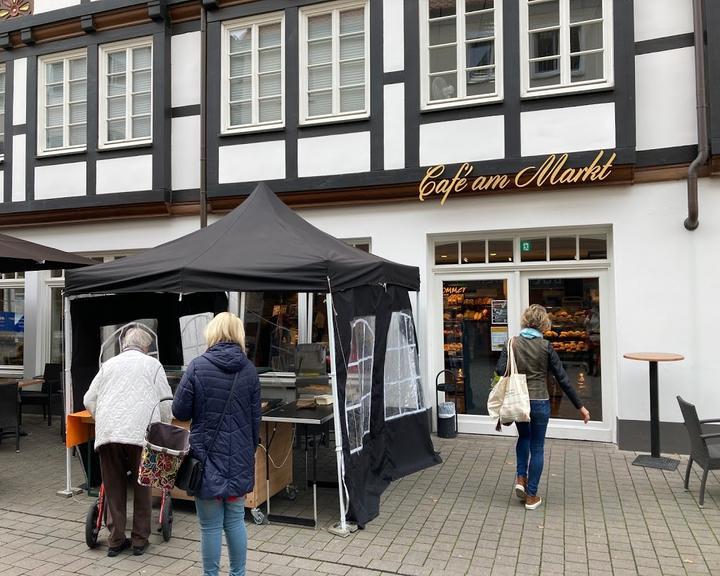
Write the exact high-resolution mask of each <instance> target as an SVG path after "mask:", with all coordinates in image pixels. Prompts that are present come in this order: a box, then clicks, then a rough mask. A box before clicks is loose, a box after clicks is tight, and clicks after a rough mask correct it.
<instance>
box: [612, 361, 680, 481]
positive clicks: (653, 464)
mask: <svg viewBox="0 0 720 576" xmlns="http://www.w3.org/2000/svg"><path fill="white" fill-rule="evenodd" d="M623 356H624V357H625V358H627V359H628V360H639V361H641V362H648V363H649V365H650V455H649V456H648V455H647V454H641V455H640V456H638V457H637V458H635V460H634V461H633V464H634V465H635V466H645V467H646V468H658V469H660V470H675V469H676V468H677V465H678V463H679V461H678V460H673V459H672V458H663V457H662V456H660V410H659V404H658V362H678V361H680V360H684V359H685V357H684V356H682V355H680V354H669V353H666V352H630V353H628V354H624V355H623Z"/></svg>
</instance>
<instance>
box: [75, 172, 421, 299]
mask: <svg viewBox="0 0 720 576" xmlns="http://www.w3.org/2000/svg"><path fill="white" fill-rule="evenodd" d="M328 279H329V280H330V285H331V289H332V291H333V292H335V291H341V290H346V289H349V288H355V287H358V286H366V285H373V284H375V285H377V284H391V285H397V286H402V287H404V288H407V289H408V290H418V289H419V287H420V273H419V270H418V268H416V267H414V266H405V265H402V264H396V263H394V262H390V261H388V260H385V259H383V258H380V257H378V256H375V255H373V254H368V253H366V252H363V251H362V250H358V249H357V248H354V247H352V246H349V245H347V244H345V243H344V242H342V241H341V240H338V239H337V238H334V237H333V236H330V235H329V234H326V233H325V232H322V231H321V230H318V229H317V228H315V227H314V226H312V225H311V224H309V223H308V222H307V221H305V220H304V219H303V218H301V217H300V216H299V215H297V214H296V213H295V212H294V211H293V210H291V209H290V208H288V207H287V206H286V205H285V204H284V203H283V202H282V201H281V200H280V199H279V198H278V197H277V196H276V195H275V194H274V193H273V192H272V191H271V190H270V188H268V186H267V185H265V184H262V183H261V184H259V185H258V186H257V188H256V189H255V191H254V192H253V193H252V194H251V195H250V197H249V198H248V199H247V200H245V201H244V202H243V203H242V204H241V205H240V206H238V207H237V208H235V209H234V210H233V211H232V212H230V213H229V214H227V215H226V216H225V217H223V218H222V219H220V220H218V221H217V222H215V223H214V224H212V225H210V226H208V227H207V228H203V229H200V230H198V231H196V232H193V233H191V234H188V235H187V236H183V237H182V238H178V239H177V240H173V241H172V242H168V243H166V244H162V245H160V246H158V247H156V248H152V249H150V250H146V251H144V252H142V253H140V254H137V255H134V256H129V257H127V258H123V259H121V260H114V261H112V262H107V263H104V264H98V265H96V266H92V267H90V268H87V269H84V270H76V271H71V272H68V273H67V274H66V276H65V291H66V293H67V294H69V295H78V294H97V293H124V292H174V293H179V294H190V293H194V292H217V291H218V290H236V291H247V292H254V291H274V290H277V291H292V292H327V291H328Z"/></svg>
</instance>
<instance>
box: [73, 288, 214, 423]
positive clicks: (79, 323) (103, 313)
mask: <svg viewBox="0 0 720 576" xmlns="http://www.w3.org/2000/svg"><path fill="white" fill-rule="evenodd" d="M227 303H228V301H227V297H226V296H225V293H224V292H220V293H203V294H189V295H187V296H183V299H182V300H180V299H179V298H178V296H177V294H161V293H137V294H115V295H108V296H96V297H90V298H75V299H73V300H71V301H70V315H71V318H72V340H73V341H72V365H71V374H72V390H73V410H74V411H79V410H84V409H85V407H84V405H83V396H84V395H85V392H87V390H88V388H89V387H90V383H91V382H92V379H93V378H94V377H95V374H97V371H98V356H99V355H100V346H101V344H102V342H101V336H100V332H101V330H100V329H101V327H102V326H108V325H113V324H125V323H127V322H132V321H133V320H139V319H141V318H156V319H157V321H158V331H157V333H158V345H159V350H158V352H159V355H160V362H162V363H163V364H165V365H175V366H179V365H182V363H183V356H182V343H181V340H180V322H179V318H180V317H181V316H185V315H188V314H199V313H201V312H213V313H215V314H217V313H219V312H224V311H226V310H227Z"/></svg>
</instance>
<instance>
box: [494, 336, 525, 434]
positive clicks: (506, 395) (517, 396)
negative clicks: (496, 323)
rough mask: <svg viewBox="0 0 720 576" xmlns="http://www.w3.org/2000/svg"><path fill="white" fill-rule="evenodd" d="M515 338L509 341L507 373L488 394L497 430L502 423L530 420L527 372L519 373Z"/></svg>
mask: <svg viewBox="0 0 720 576" xmlns="http://www.w3.org/2000/svg"><path fill="white" fill-rule="evenodd" d="M514 341H515V339H514V338H511V339H510V341H509V342H508V363H507V368H506V369H505V374H504V375H503V376H501V377H500V379H499V380H498V381H497V384H495V386H494V387H493V388H492V390H490V395H489V396H488V402H487V409H488V414H489V415H490V416H492V417H493V418H496V419H497V425H496V426H495V430H498V431H499V430H500V426H501V424H511V423H513V422H530V395H529V394H528V388H527V379H526V378H525V374H518V371H517V364H515V352H514V351H513V342H514Z"/></svg>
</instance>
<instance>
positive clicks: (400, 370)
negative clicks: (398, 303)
mask: <svg viewBox="0 0 720 576" xmlns="http://www.w3.org/2000/svg"><path fill="white" fill-rule="evenodd" d="M384 389H385V420H391V419H393V418H398V417H400V416H404V415H406V414H413V413H415V412H419V411H421V410H424V408H425V403H424V401H423V396H422V385H421V381H420V360H419V358H418V349H417V341H416V339H415V325H414V323H413V319H412V315H411V314H410V312H409V311H405V312H393V313H392V316H391V318H390V327H389V328H388V334H387V347H386V349H385V373H384Z"/></svg>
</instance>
